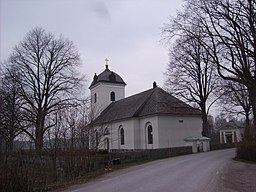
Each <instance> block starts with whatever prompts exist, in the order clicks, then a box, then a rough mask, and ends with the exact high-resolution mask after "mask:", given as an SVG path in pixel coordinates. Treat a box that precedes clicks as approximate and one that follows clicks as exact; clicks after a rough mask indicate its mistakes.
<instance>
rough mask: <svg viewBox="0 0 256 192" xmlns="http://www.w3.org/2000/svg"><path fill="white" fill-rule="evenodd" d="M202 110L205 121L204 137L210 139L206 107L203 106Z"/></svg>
mask: <svg viewBox="0 0 256 192" xmlns="http://www.w3.org/2000/svg"><path fill="white" fill-rule="evenodd" d="M201 110H202V120H203V131H202V135H203V136H205V137H209V130H208V127H209V126H208V119H207V113H206V109H205V105H202V106H201Z"/></svg>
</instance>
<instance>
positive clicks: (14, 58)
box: [9, 28, 82, 151]
mask: <svg viewBox="0 0 256 192" xmlns="http://www.w3.org/2000/svg"><path fill="white" fill-rule="evenodd" d="M9 62H10V64H11V65H12V66H13V67H14V68H16V70H17V71H19V75H20V77H21V79H18V80H17V82H18V83H19V87H20V95H21V97H22V102H23V103H22V109H23V110H24V111H25V112H26V113H27V119H26V120H27V121H28V122H30V129H24V130H23V131H25V132H26V133H27V134H28V136H29V137H31V139H33V140H34V142H35V146H36V149H37V150H39V151H40V150H41V149H42V147H43V137H44V134H45V132H46V131H47V130H48V129H49V128H51V127H52V126H54V123H53V124H47V125H46V123H45V122H46V119H47V118H48V117H49V116H50V115H51V114H52V113H54V112H55V111H56V110H59V109H60V108H65V107H67V106H69V105H70V101H72V100H74V99H76V93H77V92H78V90H79V87H80V85H81V80H82V78H81V76H80V75H79V74H78V66H79V64H80V58H79V54H78V51H77V50H76V48H75V47H74V45H73V43H72V42H71V41H69V40H68V39H64V38H63V37H60V38H55V37H54V36H53V35H52V34H50V33H46V32H45V31H44V30H43V29H41V28H35V29H33V30H32V31H30V32H29V33H28V34H27V35H26V36H25V38H24V40H23V41H22V42H21V43H20V44H19V45H18V46H16V47H15V48H14V50H13V52H12V54H11V56H10V59H9ZM14 78H15V77H14Z"/></svg>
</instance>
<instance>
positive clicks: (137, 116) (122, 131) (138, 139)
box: [89, 65, 208, 152]
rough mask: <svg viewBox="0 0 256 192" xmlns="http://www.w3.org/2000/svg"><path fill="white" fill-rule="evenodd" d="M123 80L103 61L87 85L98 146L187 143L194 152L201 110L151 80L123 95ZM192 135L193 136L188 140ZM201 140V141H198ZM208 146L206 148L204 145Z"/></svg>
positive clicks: (150, 146)
mask: <svg viewBox="0 0 256 192" xmlns="http://www.w3.org/2000/svg"><path fill="white" fill-rule="evenodd" d="M125 86H126V83H125V82H124V80H123V79H122V78H121V77H120V76H119V75H118V74H117V73H115V72H113V71H111V70H110V69H109V67H108V65H106V68H105V70H104V71H103V72H102V73H100V74H99V75H96V74H95V76H94V78H93V82H92V83H91V85H90V87H89V89H90V91H91V107H92V110H93V111H94V113H95V114H97V115H96V118H95V120H94V121H93V123H92V124H93V126H94V128H95V129H96V130H101V133H103V134H100V133H98V132H96V137H100V139H99V140H100V141H99V143H98V144H99V145H98V146H99V148H100V149H107V150H136V149H158V148H170V147H179V146H187V145H191V146H192V148H193V152H197V150H198V147H199V144H200V143H199V142H200V141H199V139H198V140H197V139H195V138H201V137H202V135H201V133H202V119H201V111H200V110H198V109H195V108H193V107H191V106H190V105H187V104H185V103H184V102H182V101H180V100H179V99H177V98H175V97H174V96H172V95H171V94H169V93H167V92H166V91H164V90H163V89H161V88H160V87H158V86H157V85H156V83H155V82H154V83H153V86H152V88H151V89H149V90H146V91H143V92H141V93H138V94H135V95H132V96H130V97H126V98H125ZM190 138H194V140H190ZM201 144H202V143H201ZM206 150H208V149H206Z"/></svg>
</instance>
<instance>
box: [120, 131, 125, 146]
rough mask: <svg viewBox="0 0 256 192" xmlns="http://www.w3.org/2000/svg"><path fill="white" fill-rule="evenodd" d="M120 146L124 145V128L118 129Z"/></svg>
mask: <svg viewBox="0 0 256 192" xmlns="http://www.w3.org/2000/svg"><path fill="white" fill-rule="evenodd" d="M120 144H121V145H124V128H120Z"/></svg>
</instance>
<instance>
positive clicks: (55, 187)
mask: <svg viewBox="0 0 256 192" xmlns="http://www.w3.org/2000/svg"><path fill="white" fill-rule="evenodd" d="M167 158H169V157H167ZM159 159H165V158H158V159H151V160H139V161H134V162H130V163H123V164H119V165H114V166H112V167H111V169H109V170H105V169H99V170H96V171H92V172H89V173H88V174H86V175H84V176H81V177H77V178H73V179H70V180H64V181H60V182H55V183H52V184H50V185H49V186H48V191H55V192H58V191H62V190H65V189H67V188H68V187H69V186H71V185H75V184H84V183H87V182H89V181H91V180H93V179H95V178H97V177H100V176H102V175H104V174H108V173H111V172H113V171H116V170H120V169H126V168H129V167H133V166H137V165H142V164H145V163H149V162H152V161H156V160H159Z"/></svg>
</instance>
